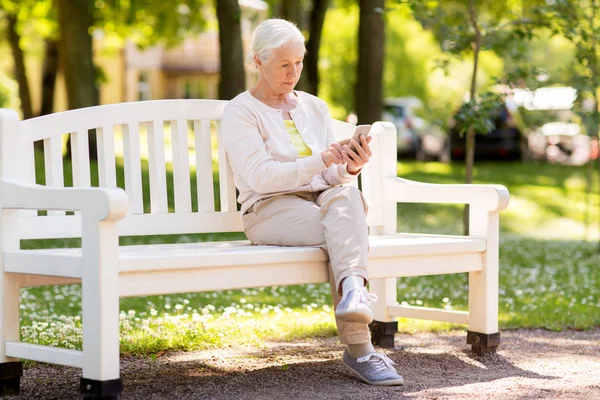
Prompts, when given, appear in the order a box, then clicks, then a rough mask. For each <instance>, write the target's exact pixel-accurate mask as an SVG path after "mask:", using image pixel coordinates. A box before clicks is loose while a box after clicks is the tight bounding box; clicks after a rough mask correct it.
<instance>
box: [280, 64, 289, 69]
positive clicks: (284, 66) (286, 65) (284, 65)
mask: <svg viewBox="0 0 600 400" xmlns="http://www.w3.org/2000/svg"><path fill="white" fill-rule="evenodd" d="M289 65H290V64H283V65H282V67H283V68H287V67H288V66H289Z"/></svg>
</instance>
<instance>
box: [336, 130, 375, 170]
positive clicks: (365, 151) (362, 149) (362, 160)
mask: <svg viewBox="0 0 600 400" xmlns="http://www.w3.org/2000/svg"><path fill="white" fill-rule="evenodd" d="M371 139H372V137H371V136H369V137H366V138H365V137H364V136H361V137H360V144H359V143H357V142H356V140H354V139H352V140H350V142H348V143H343V142H341V143H343V144H339V143H334V144H333V145H337V146H336V148H337V150H338V151H340V152H341V155H342V161H343V162H345V163H346V170H347V171H348V173H350V174H352V175H356V174H358V173H359V172H360V170H361V169H362V168H363V167H364V166H365V164H366V163H368V162H369V158H370V157H371V155H372V154H373V153H371V148H370V147H369V143H370V142H371ZM333 145H332V146H333Z"/></svg>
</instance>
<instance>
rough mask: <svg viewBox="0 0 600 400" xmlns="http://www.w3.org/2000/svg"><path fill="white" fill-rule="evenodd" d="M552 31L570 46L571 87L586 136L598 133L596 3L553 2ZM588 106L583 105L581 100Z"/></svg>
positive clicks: (599, 14) (599, 32)
mask: <svg viewBox="0 0 600 400" xmlns="http://www.w3.org/2000/svg"><path fill="white" fill-rule="evenodd" d="M553 29H554V31H555V32H558V33H561V34H562V35H564V36H565V37H566V38H567V39H568V40H570V41H571V42H572V43H573V45H574V53H575V61H576V62H575V63H573V64H572V65H571V67H570V69H569V71H570V72H571V74H572V75H571V84H572V86H573V87H575V88H576V89H577V90H578V91H579V93H580V94H579V96H578V99H577V100H578V101H577V107H576V111H577V112H578V113H579V114H580V115H581V116H582V119H583V120H584V121H585V123H586V126H587V130H588V134H591V135H596V134H598V125H599V124H600V113H599V112H598V94H597V91H598V86H599V85H600V63H599V61H598V60H599V58H600V43H599V41H600V2H599V1H597V0H581V1H573V0H557V1H556V13H555V15H554V25H553ZM586 100H587V101H592V106H591V107H588V109H586V107H585V106H584V102H585V101H586Z"/></svg>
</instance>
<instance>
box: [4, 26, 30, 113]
mask: <svg viewBox="0 0 600 400" xmlns="http://www.w3.org/2000/svg"><path fill="white" fill-rule="evenodd" d="M6 19H7V22H8V26H7V30H8V41H9V42H10V47H11V50H12V54H13V59H14V63H15V77H16V79H17V83H18V84H19V97H20V98H21V110H22V111H23V119H28V118H32V117H33V106H32V105H31V93H30V92H29V83H28V81H27V69H26V67H25V57H24V55H23V49H21V46H20V44H19V42H20V39H21V38H20V37H19V33H18V32H17V16H16V15H14V14H7V16H6Z"/></svg>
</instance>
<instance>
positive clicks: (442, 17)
mask: <svg viewBox="0 0 600 400" xmlns="http://www.w3.org/2000/svg"><path fill="white" fill-rule="evenodd" d="M408 3H409V4H410V6H411V8H412V9H413V11H414V13H415V15H416V16H417V18H418V19H419V20H421V21H422V23H423V24H424V26H426V27H429V28H430V29H432V30H433V31H434V33H435V35H436V37H437V38H438V40H440V44H441V45H442V48H443V49H444V50H445V51H446V52H447V53H448V54H450V55H453V56H456V57H459V58H464V57H466V56H471V57H472V63H473V64H472V65H473V67H472V73H471V85H470V89H469V101H468V102H466V103H464V104H463V105H462V106H461V108H460V109H459V111H458V113H457V114H456V117H455V119H456V123H457V126H458V128H459V131H460V132H461V134H464V135H465V144H466V154H465V182H466V183H472V182H473V168H474V153H475V135H476V134H478V133H479V134H487V133H489V132H490V131H491V130H492V129H493V123H492V121H491V112H492V110H493V109H495V108H496V107H497V105H498V102H499V97H498V96H497V95H496V94H495V93H494V92H492V91H484V92H481V91H480V90H479V88H478V86H477V78H478V72H479V68H480V66H479V58H480V54H481V52H482V51H483V50H489V51H493V52H495V53H497V54H499V55H501V54H503V53H505V52H506V51H507V49H508V48H510V47H511V46H514V45H515V43H519V42H520V41H522V40H530V39H532V38H533V36H534V29H537V28H541V27H549V26H550V25H551V23H550V21H551V18H550V16H551V13H550V11H549V10H548V9H547V8H546V6H545V2H542V1H537V0H535V1H534V0H532V1H530V2H528V3H527V4H525V5H523V4H520V5H519V6H516V5H515V4H514V3H510V4H508V3H506V2H492V1H479V2H477V3H476V2H475V0H468V2H466V4H465V2H464V1H445V2H443V3H442V2H440V3H437V4H436V5H435V4H431V3H427V4H424V3H423V2H420V1H409V2H408ZM465 21H467V24H465ZM512 79H515V76H512V77H511V80H512ZM506 83H509V82H506ZM464 231H465V234H468V233H469V207H468V206H467V207H465V212H464Z"/></svg>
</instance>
